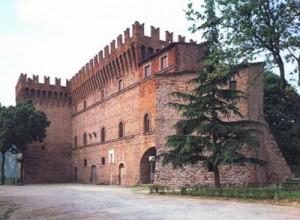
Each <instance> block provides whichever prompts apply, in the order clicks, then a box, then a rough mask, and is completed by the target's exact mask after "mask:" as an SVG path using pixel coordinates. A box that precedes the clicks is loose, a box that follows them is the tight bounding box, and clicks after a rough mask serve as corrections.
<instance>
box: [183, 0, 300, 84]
mask: <svg viewBox="0 0 300 220" xmlns="http://www.w3.org/2000/svg"><path fill="white" fill-rule="evenodd" d="M212 5H213V8H214V11H212V10H209V11H208V10H207V8H208V7H210V6H212ZM187 16H188V19H189V20H191V21H193V22H194V24H193V26H192V30H193V31H194V32H195V31H198V30H202V29H203V25H196V24H197V23H198V22H200V23H202V22H203V21H206V22H205V23H204V25H207V24H209V25H212V24H217V25H218V29H219V30H222V31H219V32H218V33H219V34H218V35H219V36H218V37H219V40H220V41H221V43H222V45H223V47H224V48H225V47H226V53H227V54H230V55H233V56H234V58H233V59H234V60H236V62H241V63H247V62H249V61H252V60H255V59H256V58H257V57H263V56H265V58H266V59H265V61H266V62H267V64H269V66H270V67H273V66H277V67H278V68H279V72H280V79H281V83H282V84H281V85H283V87H284V86H286V85H287V83H286V79H285V77H286V74H287V73H286V70H285V64H286V63H291V64H292V65H293V66H294V70H293V72H291V74H293V73H296V72H298V74H299V83H300V4H299V1H298V2H297V1H296V0H256V1H253V0H206V1H204V3H203V6H202V9H199V10H196V9H194V6H193V4H192V3H191V2H190V3H189V5H188V10H187ZM195 23H196V24H195ZM204 34H206V32H205V31H204ZM205 39H208V40H210V39H211V38H210V39H209V38H205Z"/></svg>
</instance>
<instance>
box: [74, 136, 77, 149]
mask: <svg viewBox="0 0 300 220" xmlns="http://www.w3.org/2000/svg"><path fill="white" fill-rule="evenodd" d="M74 148H77V136H75V137H74Z"/></svg>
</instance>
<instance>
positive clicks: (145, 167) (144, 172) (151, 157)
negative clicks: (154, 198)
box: [140, 147, 156, 184]
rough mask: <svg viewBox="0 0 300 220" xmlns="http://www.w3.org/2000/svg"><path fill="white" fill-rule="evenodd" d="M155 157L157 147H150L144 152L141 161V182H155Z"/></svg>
mask: <svg viewBox="0 0 300 220" xmlns="http://www.w3.org/2000/svg"><path fill="white" fill-rule="evenodd" d="M155 157H156V148H155V147H151V148H149V149H148V150H147V151H146V152H145V153H144V154H143V157H142V159H141V162H140V183H142V184H147V183H153V180H154V174H155Z"/></svg>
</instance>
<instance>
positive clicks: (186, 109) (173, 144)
mask: <svg viewBox="0 0 300 220" xmlns="http://www.w3.org/2000/svg"><path fill="white" fill-rule="evenodd" d="M204 2H205V10H204V15H203V16H201V18H202V19H203V22H202V24H201V25H200V26H199V27H196V26H194V27H193V29H194V30H202V31H203V32H204V34H203V37H204V38H205V39H206V40H207V42H208V47H209V52H208V55H207V57H206V60H205V61H204V66H203V68H201V70H200V71H199V72H198V74H197V77H196V78H195V79H193V80H192V81H190V84H191V87H192V88H194V89H193V90H192V91H191V92H190V93H181V92H176V93H173V94H172V95H173V96H174V97H177V98H178V99H179V100H180V102H175V103H170V106H171V107H173V108H175V109H177V110H178V111H179V112H180V113H181V115H182V120H179V121H178V122H177V123H176V125H175V126H176V129H177V131H179V132H178V133H177V134H176V135H172V136H170V137H168V140H167V145H168V146H169V147H170V148H171V149H170V151H168V152H167V153H165V154H163V155H162V156H163V162H164V163H172V164H173V165H174V166H183V165H185V164H197V163H198V162H200V161H202V162H203V163H204V164H205V165H206V166H207V167H209V168H210V167H211V168H212V170H213V171H214V175H215V186H216V187H219V186H220V175H219V166H220V165H223V164H229V165H231V164H240V165H244V164H246V163H262V161H260V160H258V159H256V158H252V157H248V156H246V155H245V154H244V153H242V152H243V150H245V149H252V148H255V147H257V146H258V141H257V139H256V137H255V134H254V133H255V131H256V130H255V129H253V126H254V125H256V124H257V123H254V122H252V121H246V120H240V119H241V117H242V115H241V113H240V111H239V108H238V106H237V104H236V103H237V102H238V101H239V100H240V99H242V98H244V97H243V94H242V92H240V91H238V90H235V89H230V88H229V86H228V83H229V81H230V80H231V79H233V78H234V77H235V76H236V74H238V66H236V65H234V64H233V62H232V61H233V59H231V58H232V56H230V54H227V53H225V51H224V50H222V47H221V44H220V39H219V38H220V37H219V36H220V35H219V19H218V18H217V16H216V14H215V5H214V4H215V1H211V0H205V1H204ZM190 7H192V6H191V5H190ZM190 10H192V8H190ZM187 13H188V15H189V16H190V17H193V16H197V14H196V15H195V14H194V11H192V12H191V11H189V12H187ZM231 117H235V120H228V119H229V118H231Z"/></svg>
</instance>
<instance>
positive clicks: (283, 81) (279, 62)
mask: <svg viewBox="0 0 300 220" xmlns="http://www.w3.org/2000/svg"><path fill="white" fill-rule="evenodd" d="M275 60H276V63H277V65H278V67H279V72H280V80H281V85H282V88H286V86H287V81H286V79H285V70H284V63H283V61H282V58H281V56H280V55H277V58H276V59H275Z"/></svg>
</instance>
